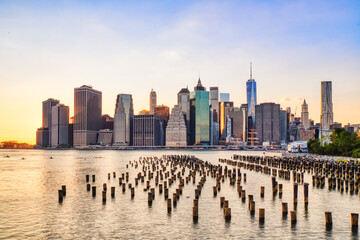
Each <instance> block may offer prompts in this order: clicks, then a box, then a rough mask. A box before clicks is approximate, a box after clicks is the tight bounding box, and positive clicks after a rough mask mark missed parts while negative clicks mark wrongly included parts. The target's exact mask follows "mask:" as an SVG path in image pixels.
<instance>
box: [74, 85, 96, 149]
mask: <svg viewBox="0 0 360 240" xmlns="http://www.w3.org/2000/svg"><path fill="white" fill-rule="evenodd" d="M101 104H102V93H101V92H100V91H98V90H95V89H93V88H92V87H91V86H86V85H83V86H81V87H79V88H75V89H74V146H75V147H81V146H87V145H91V144H96V143H97V135H98V131H99V130H100V128H101Z"/></svg>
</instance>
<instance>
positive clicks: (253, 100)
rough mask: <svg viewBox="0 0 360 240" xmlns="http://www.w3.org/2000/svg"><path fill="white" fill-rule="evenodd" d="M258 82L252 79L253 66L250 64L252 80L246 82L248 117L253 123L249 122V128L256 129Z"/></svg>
mask: <svg viewBox="0 0 360 240" xmlns="http://www.w3.org/2000/svg"><path fill="white" fill-rule="evenodd" d="M256 94H257V93H256V81H255V79H253V78H252V64H251V63H250V79H249V80H248V81H247V82H246V99H247V106H248V109H247V111H248V116H249V117H250V118H249V119H251V121H250V122H249V128H250V129H254V128H255V115H256V114H255V106H256V105H257V96H256Z"/></svg>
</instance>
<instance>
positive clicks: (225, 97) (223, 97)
mask: <svg viewBox="0 0 360 240" xmlns="http://www.w3.org/2000/svg"><path fill="white" fill-rule="evenodd" d="M220 102H230V93H220Z"/></svg>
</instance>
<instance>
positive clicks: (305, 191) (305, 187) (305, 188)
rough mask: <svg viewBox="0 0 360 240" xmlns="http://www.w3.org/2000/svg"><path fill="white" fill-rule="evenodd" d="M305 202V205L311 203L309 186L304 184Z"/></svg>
mask: <svg viewBox="0 0 360 240" xmlns="http://www.w3.org/2000/svg"><path fill="white" fill-rule="evenodd" d="M304 202H305V204H308V203H309V184H308V183H304Z"/></svg>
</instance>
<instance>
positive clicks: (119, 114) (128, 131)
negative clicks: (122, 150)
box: [113, 94, 134, 146]
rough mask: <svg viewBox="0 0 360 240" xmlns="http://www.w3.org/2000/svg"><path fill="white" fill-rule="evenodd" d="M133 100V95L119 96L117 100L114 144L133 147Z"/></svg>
mask: <svg viewBox="0 0 360 240" xmlns="http://www.w3.org/2000/svg"><path fill="white" fill-rule="evenodd" d="M133 117H134V108H133V99H132V96H131V94H119V95H117V98H116V104H115V114H114V133H113V137H114V144H115V145H126V146H129V145H132V134H133Z"/></svg>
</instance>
